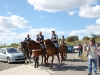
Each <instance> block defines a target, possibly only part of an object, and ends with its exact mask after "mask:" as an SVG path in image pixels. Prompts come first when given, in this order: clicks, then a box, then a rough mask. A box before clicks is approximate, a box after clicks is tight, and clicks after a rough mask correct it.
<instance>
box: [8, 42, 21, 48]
mask: <svg viewBox="0 0 100 75" xmlns="http://www.w3.org/2000/svg"><path fill="white" fill-rule="evenodd" d="M18 46H19V44H18V43H12V44H11V45H10V47H15V48H17V47H18Z"/></svg>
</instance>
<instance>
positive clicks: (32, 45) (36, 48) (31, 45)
mask: <svg viewBox="0 0 100 75" xmlns="http://www.w3.org/2000/svg"><path fill="white" fill-rule="evenodd" d="M27 47H28V50H31V51H32V53H33V55H34V60H35V68H36V67H37V68H38V65H39V63H38V62H39V56H40V55H41V56H42V63H43V57H44V58H45V59H46V57H45V55H44V51H43V49H42V47H41V46H40V44H38V43H37V42H35V41H33V40H31V41H28V43H27Z"/></svg>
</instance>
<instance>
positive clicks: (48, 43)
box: [44, 39, 55, 48]
mask: <svg viewBox="0 0 100 75" xmlns="http://www.w3.org/2000/svg"><path fill="white" fill-rule="evenodd" d="M44 45H45V46H46V48H48V47H54V46H55V45H54V43H53V42H52V41H51V40H50V39H46V40H44Z"/></svg>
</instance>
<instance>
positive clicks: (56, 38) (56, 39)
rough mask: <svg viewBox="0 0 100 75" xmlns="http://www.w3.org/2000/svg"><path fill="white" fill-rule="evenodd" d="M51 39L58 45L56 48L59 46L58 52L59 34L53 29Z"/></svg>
mask: <svg viewBox="0 0 100 75" xmlns="http://www.w3.org/2000/svg"><path fill="white" fill-rule="evenodd" d="M51 41H52V42H53V43H54V45H55V46H56V48H57V50H56V53H57V54H58V48H59V45H58V36H57V34H55V31H52V37H51Z"/></svg>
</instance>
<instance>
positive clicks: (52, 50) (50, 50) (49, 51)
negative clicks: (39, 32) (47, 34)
mask: <svg viewBox="0 0 100 75" xmlns="http://www.w3.org/2000/svg"><path fill="white" fill-rule="evenodd" d="M44 44H45V46H46V55H47V57H46V66H47V65H48V58H49V56H52V65H51V69H52V68H53V60H54V55H55V54H56V50H57V48H56V47H55V45H54V43H53V42H52V41H51V40H50V39H46V40H44ZM57 58H58V61H59V63H60V58H59V55H57Z"/></svg>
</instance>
